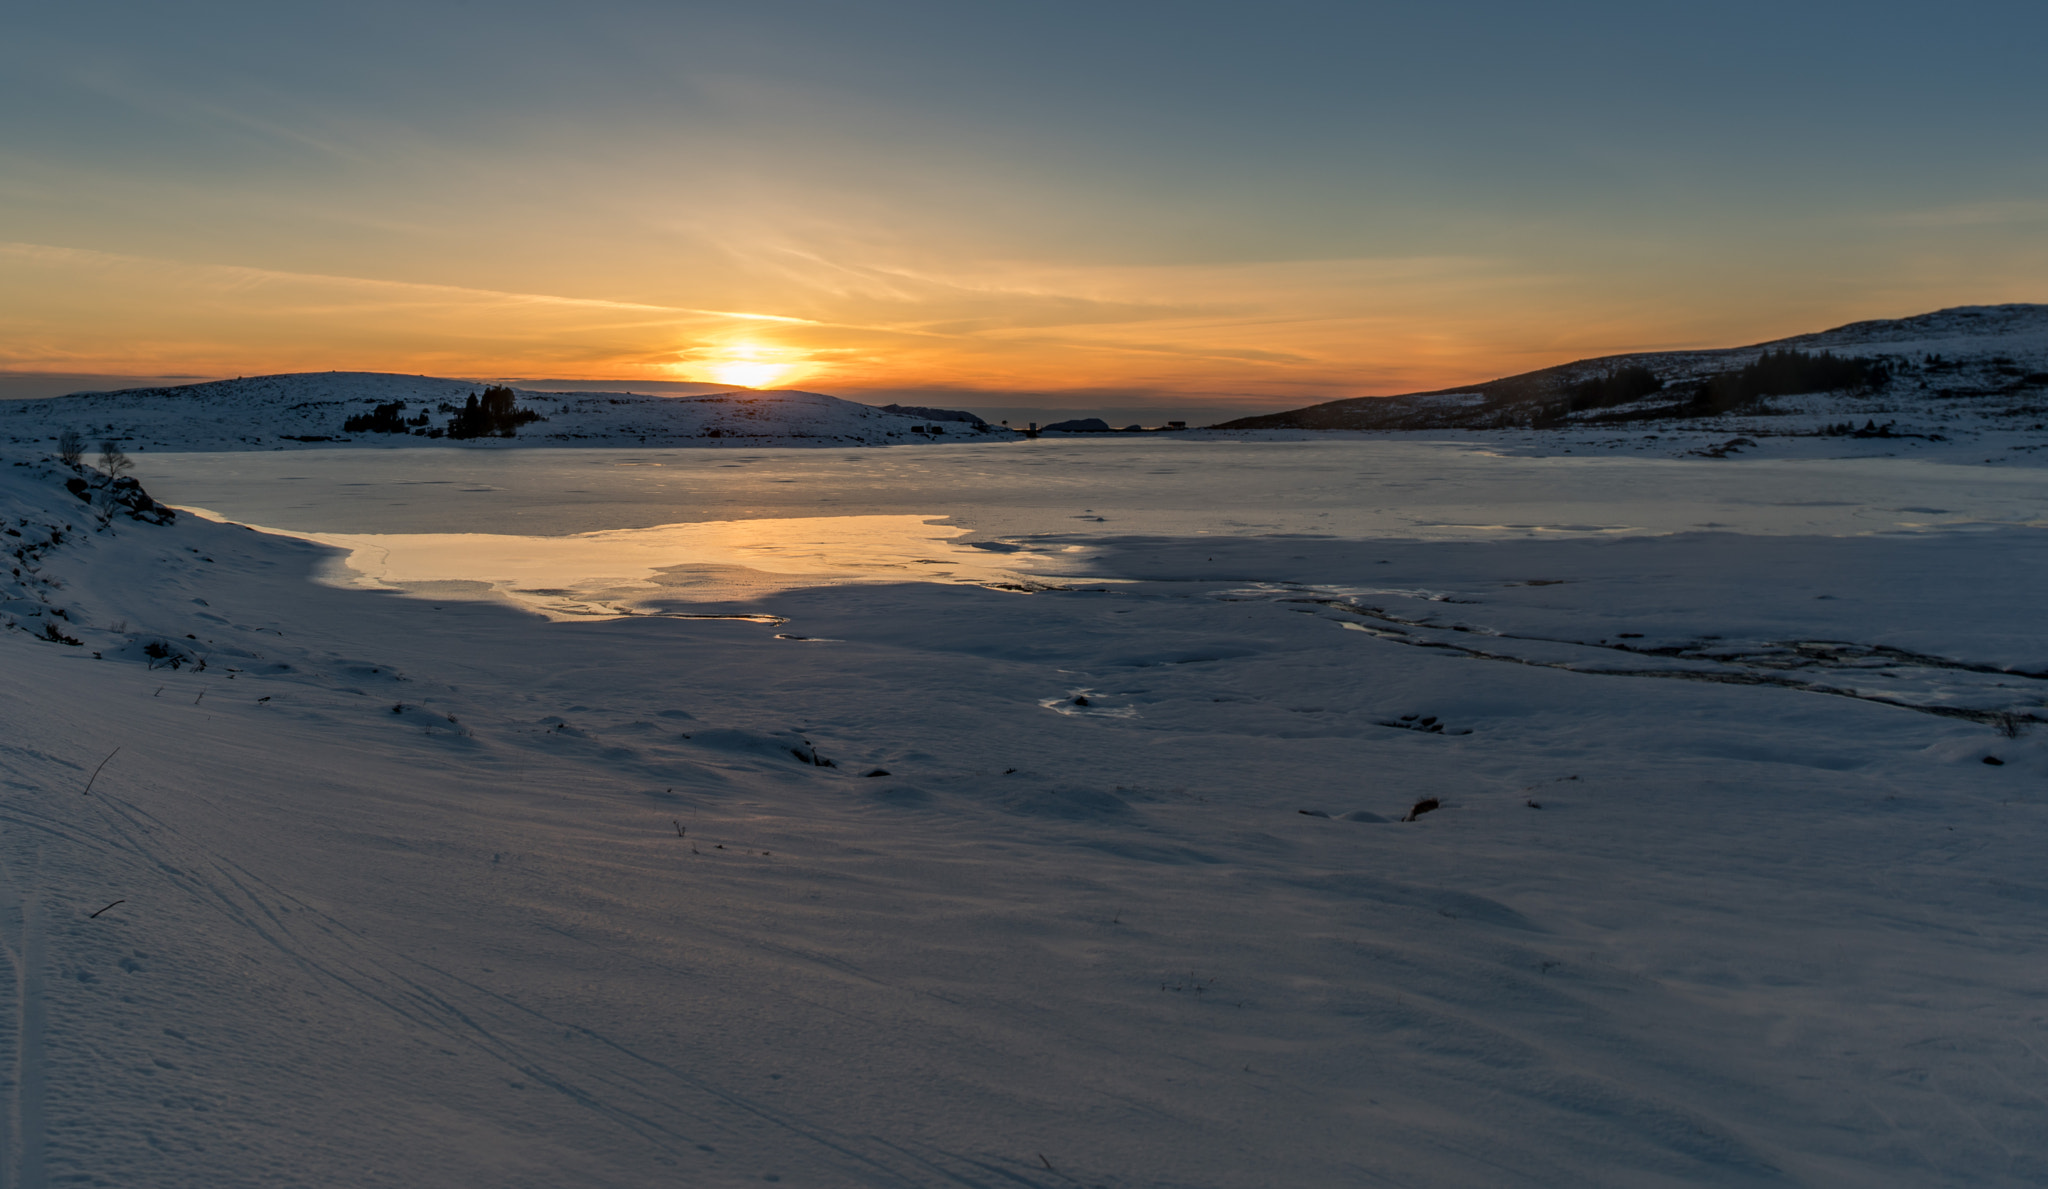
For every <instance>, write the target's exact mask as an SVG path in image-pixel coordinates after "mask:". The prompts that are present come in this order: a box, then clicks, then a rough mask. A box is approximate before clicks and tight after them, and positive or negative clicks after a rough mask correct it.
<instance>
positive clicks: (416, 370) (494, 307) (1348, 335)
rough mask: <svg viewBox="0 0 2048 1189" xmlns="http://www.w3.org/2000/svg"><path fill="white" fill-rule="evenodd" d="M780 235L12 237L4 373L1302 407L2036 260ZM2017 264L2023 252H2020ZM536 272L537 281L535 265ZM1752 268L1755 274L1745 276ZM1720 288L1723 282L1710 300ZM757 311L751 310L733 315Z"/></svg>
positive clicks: (1722, 327)
mask: <svg viewBox="0 0 2048 1189" xmlns="http://www.w3.org/2000/svg"><path fill="white" fill-rule="evenodd" d="M864 251H871V249H864V248H861V247H859V246H851V247H842V248H841V249H840V252H839V254H828V253H825V252H823V251H820V252H814V253H811V254H809V255H803V254H798V253H794V252H784V253H781V254H780V255H776V254H773V253H768V252H767V251H766V250H765V249H763V250H762V251H761V252H760V253H759V256H760V257H761V258H762V259H766V260H770V261H771V262H772V263H773V264H774V265H775V268H774V269H773V270H771V269H769V268H768V267H767V266H766V265H761V266H759V267H758V268H757V269H755V270H754V271H752V272H747V271H745V270H741V271H733V272H728V273H725V274H721V275H718V276H707V277H703V278H699V279H696V280H693V281H691V282H690V283H689V284H688V285H687V286H684V285H678V286H676V287H675V288H674V289H673V290H670V291H664V290H661V289H659V288H658V287H657V286H656V284H655V283H654V282H652V281H649V280H647V279H646V278H644V277H640V276H636V275H622V276H620V277H618V278H615V279H614V280H613V281H610V282H605V283H600V282H598V281H596V280H593V281H591V282H590V283H589V284H588V285H579V286H577V288H578V289H579V290H581V291H583V292H585V293H588V292H606V291H611V290H616V291H620V292H625V293H628V294H633V295H635V296H636V298H637V295H639V294H644V293H658V294H660V296H661V300H647V299H635V300H625V299H617V298H606V297H592V296H562V295H555V294H549V293H546V292H544V291H539V292H537V291H524V292H520V291H510V290H498V289H486V288H477V287H468V286H460V285H450V284H429V283H422V282H418V281H397V280H388V279H383V278H375V277H352V276H340V275H330V274H321V273H311V272H288V271H281V270H270V269H256V268H248V267H241V266H229V265H218V264H201V263H191V262H185V261H174V260H166V259H161V258H154V257H142V256H130V255H117V254H112V253H103V252H92V251H84V250H80V249H74V248H64V247H52V246H48V245H39V244H28V243H0V275H5V276H6V277H7V279H8V283H7V284H6V285H4V286H0V373H11V374H14V375H21V374H35V373H44V374H59V373H61V374H93V375H101V376H138V377H141V376H146V377H169V376H180V375H183V376H193V377H195V378H196V377H207V378H211V377H223V376H236V375H262V374H270V373H279V372H306V371H331V370H339V371H381V372H399V373H407V374H424V375H440V376H524V377H532V378H536V379H538V378H553V379H562V380H599V381H624V382H631V381H634V380H694V381H702V382H707V383H714V384H722V385H733V386H744V387H748V388H781V387H791V386H794V385H797V384H799V383H800V384H802V385H803V386H805V387H808V388H812V389H815V390H817V391H821V392H827V393H834V394H840V395H848V396H853V397H854V398H855V399H860V398H861V394H863V393H886V392H906V391H918V390H922V391H923V392H925V393H927V394H930V396H931V397H932V398H933V399H938V394H940V393H948V394H951V395H949V396H946V397H945V398H944V399H946V400H951V401H954V402H959V403H967V402H970V401H973V400H977V399H979V400H984V401H993V402H998V403H1002V404H1005V405H1031V406H1033V407H1043V408H1048V409H1050V408H1071V407H1081V406H1082V405H1085V404H1088V403H1091V402H1110V403H1115V402H1116V401H1118V400H1129V399H1135V400H1138V401H1141V402H1145V403H1153V404H1165V403H1171V404H1172V405H1174V406H1176V407H1184V408H1185V409H1186V410H1187V411H1188V412H1189V413H1190V414H1193V415H1195V416H1200V415H1202V412H1201V411H1202V409H1203V408H1204V407H1205V406H1213V407H1217V408H1235V409H1257V408H1265V409H1284V408H1298V407H1301V406H1303V405H1309V404H1316V403H1319V402H1322V401H1327V400H1336V399H1341V398H1344V397H1353V396H1372V395H1391V394H1394V393H1401V392H1420V391H1429V390H1433V389H1441V388H1448V387H1452V386H1455V385H1460V384H1467V383H1476V382H1482V381H1485V380H1489V379H1494V378H1497V377H1500V376H1506V375H1514V374H1517V373H1520V372H1525V371H1530V370H1534V369H1536V368H1541V367H1546V366H1550V365H1554V364H1559V363H1566V362H1570V361H1572V360H1575V359H1582V358H1588V357H1595V356H1601V355H1610V354H1619V353H1624V352H1630V351H1652V350H1672V349H1680V348H1694V347H1725V346H1739V345H1743V344H1746V343H1752V342H1759V341H1764V340H1767V339H1772V338H1777V337H1781V336H1784V335H1789V334H1797V333H1801V332H1805V331H1814V330H1822V329H1826V328H1828V327H1831V326H1835V325H1840V324H1842V323H1845V322H1849V321H1854V320H1857V319H1861V318H1873V317H1897V316H1902V315H1907V314H1914V313H1921V312H1924V311H1926V310H1929V309H1935V308H1939V307H1940V306H1941V305H1944V304H1957V305H1959V304H1968V303H1974V302H1987V301H1990V302H1995V301H2002V300H2026V299H2027V297H2028V295H2029V293H2030V292H2031V291H2032V290H2033V289H2035V288H2037V287H2038V286H2037V284H2036V282H2035V280H2034V279H2033V275H2032V274H2029V275H2027V276H2024V277H2021V276H2018V275H2017V274H2015V275H2014V276H2008V277H2003V278H1993V279H1987V278H1986V277H1984V276H1980V275H1976V274H1972V275H1969V276H1955V277H1951V276H1947V275H1940V276H1933V277H1929V278H1925V279H1924V281H1923V283H1921V284H1918V285H1916V286H1913V287H1911V289H1912V291H1911V292H1910V293H1909V292H1908V291H1907V289H1906V288H1905V287H1900V288H1897V289H1891V290H1886V289H1878V288H1867V289H1861V290H1858V291H1857V292H1856V293H1855V295H1854V300H1853V301H1852V300H1848V299H1846V298H1843V297H1840V296H1839V295H1834V294H1827V293H1804V294H1801V293H1794V292H1790V291H1774V292H1773V294H1772V295H1771V296H1770V297H1769V298H1768V300H1766V299H1765V298H1762V297H1757V298H1754V299H1752V298H1750V297H1749V296H1748V295H1747V294H1746V293H1744V292H1741V291H1738V290H1731V291H1730V292H1729V293H1726V294H1722V293H1718V292H1717V293H1705V287H1704V286H1692V287H1688V288H1686V289H1685V290H1684V291H1683V292H1679V293H1670V292H1664V291H1662V290H1661V289H1660V288H1659V287H1658V286H1656V285H1650V284H1647V283H1646V284H1644V285H1642V286H1640V287H1638V288H1636V289H1634V290H1628V289H1625V288H1620V287H1615V286H1608V287H1604V288H1602V287H1594V288H1591V289H1587V288H1585V287H1582V286H1579V285H1578V284H1577V283H1576V282H1573V281H1571V280H1568V279H1559V278H1557V277H1552V276H1545V275H1541V274H1531V273H1523V272H1518V271H1516V270H1515V269H1514V268H1513V267H1511V266H1510V265H1508V264H1505V263H1503V262H1501V261H1497V260H1492V259H1487V258H1480V257H1412V258H1386V259H1333V260H1318V261H1250V262H1242V263H1211V264H1179V265H1136V264H1107V263H1097V264H1074V263H1069V264H1059V265H1053V264H1032V263H1024V262H1018V261H1014V260H1012V261H1003V260H992V259H982V260H960V261H958V262H953V263H950V264H949V265H948V266H947V267H945V268H943V269H941V268H939V267H937V266H935V265H932V264H930V263H929V262H927V263H926V264H925V265H924V266H923V267H921V268H913V267H911V266H910V265H907V264H898V263H895V262H893V261H890V260H887V259H881V258H873V259H870V258H864V257H863V256H862V255H861V254H860V253H862V252H864ZM2022 263H2026V261H2022ZM541 288H542V287H541V286H539V285H536V286H535V289H536V290H539V289H541ZM1738 289H1739V287H1738ZM1703 294H1705V296H1706V297H1711V298H1713V300H1711V301H1703V300H1702V298H1703ZM740 311H745V312H740Z"/></svg>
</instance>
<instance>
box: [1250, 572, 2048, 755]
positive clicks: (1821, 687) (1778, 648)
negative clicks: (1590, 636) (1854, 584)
mask: <svg viewBox="0 0 2048 1189" xmlns="http://www.w3.org/2000/svg"><path fill="white" fill-rule="evenodd" d="M1280 601H1282V602H1290V603H1314V604H1316V605H1318V606H1324V607H1331V608H1335V609H1336V610H1339V611H1347V612H1350V613H1351V614H1354V615H1358V616H1361V617H1363V618H1367V619H1376V620H1379V621H1381V622H1384V623H1389V624H1398V625H1400V626H1401V627H1406V628H1418V629H1422V630H1425V631H1438V632H1440V631H1452V632H1465V633H1470V634H1473V635H1482V636H1488V637H1492V638H1494V639H1499V640H1521V641H1526V642H1529V643H1534V644H1564V645H1569V646H1571V647H1574V648H1596V649H1601V650H1603V651H1607V652H1620V653H1625V654H1627V655H1630V656H1656V657H1668V658H1671V659H1674V660H1699V661H1711V662H1713V663H1715V664H1720V665H1730V666H1745V665H1749V666H1756V667H1759V668H1766V669H1775V670H1779V671H1784V670H1790V669H1816V668H1818V669H1826V668H1836V669H1845V670H1846V669H1852V668H1853V669H1855V670H1856V671H1861V672H1871V671H1874V670H1873V669H1872V668H1871V667H1864V666H1850V665H1844V664H1833V665H1830V664H1829V663H1828V662H1830V661H1833V660H1836V659H1837V658H1840V657H1849V658H1852V659H1862V658H1865V657H1880V658H1883V659H1885V660H1888V661H1893V662H1896V665H1895V666H1886V667H1888V668H1889V667H1899V668H1920V669H1935V670H1945V671H1951V672H1964V673H1985V674H1991V675H1995V676H2000V677H2018V678H2024V679H2026V680H2029V681H2043V680H2048V675H2044V674H2039V673H2030V672H2026V671H2024V670H2016V669H2001V668H1999V667H1997V666H1995V665H1980V664H1972V663H1970V662H1967V661H1958V660H1951V659H1949V658H1947V657H1938V656H1929V655H1927V654H1924V653H1917V652H1910V651H1908V650H1906V649H1902V648H1892V647H1890V646H1888V645H1883V644H1856V643H1851V642H1847V641H1834V640H1802V641H1798V642H1795V643H1789V644H1775V643H1770V642H1766V648H1767V651H1763V652H1757V651H1754V650H1744V649H1732V650H1723V651H1715V650H1713V649H1712V648H1711V647H1702V646H1699V645H1680V646H1673V647H1667V648H1633V647H1630V646H1629V645H1626V644H1589V643H1587V642H1585V641H1584V640H1569V639H1561V638H1558V637H1554V636H1523V635H1517V634H1515V633H1512V632H1502V631H1496V630H1493V629H1479V628H1472V627H1468V626H1464V625H1442V624H1433V623H1429V622H1427V621H1425V620H1418V619H1409V618H1406V617H1403V616H1399V615H1395V614H1393V613H1392V612H1389V611H1386V610H1383V609H1381V608H1378V607H1367V606H1364V605H1362V604H1358V603H1352V602H1347V601H1345V600H1343V599H1335V598H1316V597H1313V596H1306V595H1297V596H1291V597H1289V598H1286V599H1283V600H1280ZM1356 626H1358V627H1359V628H1360V629H1361V630H1363V631H1367V632H1370V633H1371V634H1372V635H1374V636H1377V637H1379V638H1380V639H1383V640H1391V641H1394V642H1395V643H1399V644H1406V645H1409V646H1410V647H1414V648H1442V649H1446V650H1448V651H1451V652H1458V653H1463V654H1465V655H1466V656H1471V657H1475V658H1478V659H1480V660H1494V661H1508V662H1511V663H1513V664H1518V665H1528V666H1531V667H1532V668H1539V669H1560V670H1563V671H1565V672H1569V673H1588V674H1597V675H1601V676H1607V677H1662V678H1668V679H1672V680H1677V681H1703V682H1711V683H1715V684H1720V685H1772V686H1777V687H1779V688H1781V689H1795V690H1801V691H1803V692H1806V693H1815V694H1833V695H1834V696H1836V697H1841V698H1854V699H1856V700H1857V701H1859V702H1875V703H1877V704H1879V705H1881V706H1896V707H1898V708H1900V709H1902V710H1916V711H1918V712H1920V713H1921V714H1932V715H1936V716H1938V717H1941V718H1963V719H1968V720H1970V721H1972V722H1981V723H1986V724H1989V725H1991V726H1995V727H1999V728H2000V729H2002V730H2004V731H2006V732H2007V733H2008V734H2011V733H2013V732H2014V731H2016V730H2017V728H2018V726H2019V724H2021V723H2029V722H2048V718H2043V717H2041V716H2040V715H2038V714H2035V713H2033V712H2031V711H2030V712H2026V713H2015V712H2013V711H2009V710H1981V709H1977V708H1975V707H1969V706H1932V705H1926V704H1923V703H1918V702H1908V701H1903V700H1900V699H1897V698H1887V697H1883V696H1881V695H1878V694H1869V693H1863V692H1862V691H1859V690H1853V689H1844V688H1842V687H1840V686H1834V685H1826V684H1822V683H1821V682H1818V681H1803V680H1800V679H1798V678H1795V677H1787V676H1779V675H1777V674H1775V673H1757V672H1736V673H1714V672H1707V671H1703V670H1698V669H1608V668H1601V669H1584V668H1579V667H1577V666H1576V665H1575V664H1574V663H1571V662H1565V661H1542V660H1533V659H1531V658H1529V657H1522V656H1514V655H1512V654H1509V653H1503V652H1491V651H1488V650H1486V649H1484V648H1480V647H1477V646H1474V645H1468V644H1460V643H1456V642H1453V641H1449V640H1432V639H1418V638H1416V637H1414V636H1411V635H1410V634H1408V633H1407V632H1404V631H1399V630H1397V629H1375V628H1369V627H1366V626H1365V625H1362V624H1360V625H1356ZM1788 649H1789V650H1791V654H1790V655H1789V656H1788V655H1786V654H1785V650H1788Z"/></svg>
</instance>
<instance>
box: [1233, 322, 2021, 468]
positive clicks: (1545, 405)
mask: <svg viewBox="0 0 2048 1189" xmlns="http://www.w3.org/2000/svg"><path fill="white" fill-rule="evenodd" d="M1786 351H1794V352H1800V353H1803V354H1808V355H1817V354H1820V353H1822V352H1830V353H1832V354H1835V355H1839V356H1846V357H1851V358H1855V359H1862V360H1868V361H1870V363H1871V364H1872V365H1873V369H1874V370H1873V371H1872V372H1871V377H1872V379H1871V382H1869V383H1866V384H1863V385H1859V386H1856V387H1855V388H1854V389H1843V390H1838V391H1820V392H1810V393H1809V392H1801V393H1798V394H1796V395H1789V396H1782V397H1781V396H1772V397H1769V398H1768V399H1765V400H1762V401H1753V402H1750V403H1748V404H1746V405H1744V406H1742V407H1740V408H1736V409H1729V408H1727V407H1725V402H1717V401H1714V400H1711V399H1707V398H1706V394H1705V393H1704V392H1703V391H1702V390H1703V389H1704V388H1705V387H1707V386H1709V385H1710V384H1712V383H1714V382H1717V381H1723V382H1725V378H1727V377H1732V376H1734V375H1736V374H1737V373H1740V372H1741V371H1742V369H1744V368H1747V367H1750V366H1751V365H1752V364H1755V363H1757V362H1758V360H1759V359H1760V358H1761V357H1763V356H1764V355H1766V354H1768V353H1773V352H1786ZM1630 372H1647V373H1648V374H1649V375H1650V376H1652V377H1654V385H1655V386H1654V388H1653V390H1651V391H1649V392H1647V393H1645V394H1643V395H1641V396H1640V397H1639V398H1638V399H1633V400H1622V399H1617V398H1611V397H1603V396H1599V395H1596V394H1594V393H1592V392H1589V391H1587V389H1588V388H1589V387H1591V386H1595V385H1598V384H1599V383H1601V382H1602V381H1604V380H1607V379H1609V378H1611V377H1616V376H1620V375H1623V374H1625V373H1630ZM1623 395H1624V396H1626V395H1628V394H1623ZM1788 414H1789V415H1792V416H1787V415H1788ZM2044 414H2048V305H2029V304H2011V305H1999V306H1958V307H1955V308H1953V309H1946V310H1937V311H1935V312H1933V313H1930V314H1920V315H1916V316H1914V317H1911V318H1897V319H1888V320H1881V321H1871V322H1855V323H1851V324H1849V325H1847V326H1838V327H1836V328H1834V329H1832V330H1825V331H1819V332H1816V333H1812V334H1803V335H1794V336H1792V337H1790V338H1783V339H1773V340H1771V341H1770V342H1765V343H1753V344H1750V345H1748V346H1743V347H1724V348H1716V349H1703V350H1687V351H1649V352H1636V353H1631V354H1626V355H1607V356H1601V357H1599V358H1594V359H1580V360H1576V361H1574V362H1571V363H1566V364H1559V365H1558V366H1555V367H1549V368H1543V369H1541V370H1538V371H1533V372H1527V373H1524V374H1522V375H1518V376H1507V377H1503V378H1501V379H1497V380H1489V381H1487V382H1485V383H1483V384H1470V385H1465V386H1462V387H1459V388H1451V389H1443V390H1440V391H1436V392H1421V393H1409V394H1406V395H1402V396H1385V397H1353V398H1350V399H1346V400H1337V401H1329V402H1326V403H1324V404H1320V405H1312V406H1309V407H1307V408H1302V409H1293V410H1290V411H1288V412H1284V413H1272V414H1266V415H1263V416H1258V417H1245V418H1240V419H1239V420H1236V421H1231V422H1227V423H1225V424H1224V425H1222V426H1219V427H1217V428H1220V429H1447V428H1461V429H1502V428H1538V429H1562V428H1577V427H1583V426H1586V425H1615V424H1623V423H1631V422H1646V421H1654V422H1661V423H1669V422H1673V421H1695V422H1712V423H1714V424H1715V425H1717V426H1723V427H1725V428H1727V429H1728V430H1729V431H1730V432H1737V433H1746V434H1757V433H1768V434H1774V435H1776V434H1783V433H1814V432H1820V431H1823V430H1826V429H1828V428H1830V427H1839V426H1840V425H1841V424H1842V423H1843V422H1844V421H1848V420H1853V421H1854V422H1855V423H1856V424H1857V425H1859V426H1860V425H1861V424H1862V423H1864V422H1866V421H1872V420H1874V421H1879V422H1882V421H1886V420H1892V421H1894V422H1895V424H1896V430H1897V432H1904V433H1920V434H1927V433H1936V432H1946V431H1945V430H1944V429H1943V428H1942V427H1943V426H1945V425H1948V424H1949V423H1952V422H1956V421H1958V420H1960V421H1962V422H1965V423H1969V424H1972V425H1975V426H1978V427H1982V428H1999V429H2012V428H2016V427H2018V428H2024V427H2026V426H2031V425H2033V424H2034V423H2036V422H2038V421H2040V420H2041V419H2042V417H2043V415H2044Z"/></svg>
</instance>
